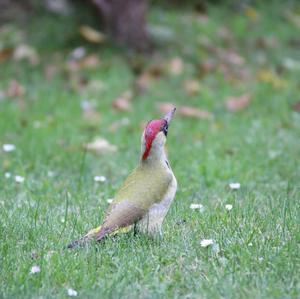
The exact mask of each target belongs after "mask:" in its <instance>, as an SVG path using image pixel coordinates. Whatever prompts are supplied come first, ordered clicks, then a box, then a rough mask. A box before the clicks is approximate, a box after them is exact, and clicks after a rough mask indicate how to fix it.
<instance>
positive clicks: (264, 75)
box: [257, 69, 287, 89]
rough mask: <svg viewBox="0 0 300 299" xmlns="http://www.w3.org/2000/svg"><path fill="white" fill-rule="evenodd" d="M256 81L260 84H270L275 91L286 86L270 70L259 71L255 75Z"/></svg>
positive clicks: (283, 81)
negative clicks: (260, 82)
mask: <svg viewBox="0 0 300 299" xmlns="http://www.w3.org/2000/svg"><path fill="white" fill-rule="evenodd" d="M257 79H258V80H259V81H262V82H266V83H270V84H271V85H272V86H273V87H274V88H276V89H282V88H284V87H286V85H287V83H286V81H285V80H283V79H281V78H279V77H278V76H277V75H276V74H275V73H274V72H272V71H270V70H265V69H262V70H260V71H259V72H258V74H257Z"/></svg>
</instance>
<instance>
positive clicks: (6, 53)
mask: <svg viewBox="0 0 300 299" xmlns="http://www.w3.org/2000/svg"><path fill="white" fill-rule="evenodd" d="M12 52H13V50H12V48H4V49H0V62H1V61H5V60H6V59H8V58H9V57H10V56H11V54H12Z"/></svg>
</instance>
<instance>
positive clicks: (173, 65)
mask: <svg viewBox="0 0 300 299" xmlns="http://www.w3.org/2000/svg"><path fill="white" fill-rule="evenodd" d="M183 67H184V64H183V61H182V59H181V58H180V57H175V58H173V59H171V61H170V62H169V71H170V73H171V74H172V75H180V74H181V73H182V72H183Z"/></svg>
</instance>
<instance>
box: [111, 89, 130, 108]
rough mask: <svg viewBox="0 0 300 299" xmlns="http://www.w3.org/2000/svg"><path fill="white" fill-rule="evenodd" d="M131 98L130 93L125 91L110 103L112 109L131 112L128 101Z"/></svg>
mask: <svg viewBox="0 0 300 299" xmlns="http://www.w3.org/2000/svg"><path fill="white" fill-rule="evenodd" d="M131 98H132V92H131V91H125V92H123V94H122V95H121V96H120V97H119V98H117V99H116V100H114V101H113V102H112V106H113V108H115V109H116V110H119V111H130V110H132V107H131V103H130V100H131Z"/></svg>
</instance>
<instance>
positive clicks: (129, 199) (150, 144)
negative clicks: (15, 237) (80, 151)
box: [68, 108, 177, 248]
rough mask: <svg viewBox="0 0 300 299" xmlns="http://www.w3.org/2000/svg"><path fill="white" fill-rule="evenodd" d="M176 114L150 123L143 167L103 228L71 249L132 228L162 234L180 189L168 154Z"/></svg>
mask: <svg viewBox="0 0 300 299" xmlns="http://www.w3.org/2000/svg"><path fill="white" fill-rule="evenodd" d="M175 110H176V108H174V109H173V110H171V111H170V112H169V113H167V114H166V115H165V116H164V117H163V118H161V119H155V120H151V121H149V122H148V124H147V126H146V128H145V130H144V132H143V134H142V140H141V141H142V142H141V143H142V147H141V158H140V163H139V165H138V166H137V167H136V168H135V169H134V171H133V172H132V173H131V174H130V175H129V176H128V177H127V179H126V180H125V182H124V183H123V185H122V187H121V188H120V189H119V191H117V193H116V194H115V197H114V200H113V201H112V203H111V204H110V206H109V207H108V209H107V211H106V214H105V217H104V221H103V223H102V225H101V226H99V227H97V228H95V229H92V230H91V231H89V232H88V233H87V234H86V235H85V236H83V237H82V238H81V239H79V240H76V241H74V242H72V243H71V244H69V246H68V247H69V248H74V247H76V246H78V245H82V244H84V243H86V242H87V241H89V240H90V239H93V238H94V239H95V240H96V241H101V240H102V239H103V238H104V237H105V236H110V235H114V234H116V233H117V232H127V231H129V230H131V228H132V227H135V228H136V229H137V231H140V232H142V233H149V234H152V235H153V234H157V233H159V234H160V233H161V227H162V223H163V221H164V218H165V216H166V214H167V212H168V210H169V208H170V205H171V203H172V201H173V199H174V196H175V193H176V189H177V181H176V178H175V176H174V174H173V171H172V169H171V167H170V163H169V162H168V159H167V156H166V152H165V143H166V140H167V133H168V127H169V124H170V121H171V119H172V117H173V114H174V112H175Z"/></svg>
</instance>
